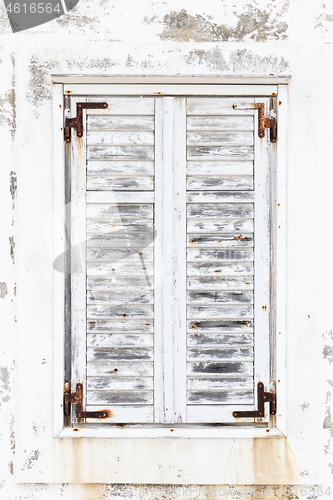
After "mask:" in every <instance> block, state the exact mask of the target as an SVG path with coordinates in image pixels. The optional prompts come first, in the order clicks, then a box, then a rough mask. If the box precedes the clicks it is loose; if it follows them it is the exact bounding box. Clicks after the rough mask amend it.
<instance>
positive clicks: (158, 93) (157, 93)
mask: <svg viewBox="0 0 333 500" xmlns="http://www.w3.org/2000/svg"><path fill="white" fill-rule="evenodd" d="M153 94H156V95H162V92H153Z"/></svg>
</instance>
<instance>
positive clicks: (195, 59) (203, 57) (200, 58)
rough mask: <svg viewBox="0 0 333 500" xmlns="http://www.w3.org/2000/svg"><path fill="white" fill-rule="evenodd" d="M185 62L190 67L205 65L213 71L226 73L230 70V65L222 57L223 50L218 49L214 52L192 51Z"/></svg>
mask: <svg viewBox="0 0 333 500" xmlns="http://www.w3.org/2000/svg"><path fill="white" fill-rule="evenodd" d="M185 62H186V64H189V65H193V64H198V65H202V64H205V65H206V66H207V67H208V68H210V69H212V70H219V71H225V70H227V69H228V65H227V63H226V61H225V59H224V57H223V55H222V52H221V50H220V49H219V48H218V47H215V48H214V49H213V50H209V51H206V50H203V49H194V50H191V51H190V52H189V54H188V56H186V57H185Z"/></svg>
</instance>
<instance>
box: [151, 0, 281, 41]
mask: <svg viewBox="0 0 333 500" xmlns="http://www.w3.org/2000/svg"><path fill="white" fill-rule="evenodd" d="M272 5H273V3H272V4H268V5H267V8H266V9H265V10H260V9H259V8H257V7H254V6H253V5H251V4H247V5H245V6H244V9H243V11H242V12H241V13H237V12H236V11H234V12H233V15H234V18H235V20H236V23H235V24H234V25H226V24H217V23H216V22H214V21H213V17H212V16H208V15H203V14H194V15H191V14H189V13H188V12H187V10H186V9H181V10H178V11H171V12H169V13H168V14H166V15H165V16H164V18H163V21H162V24H163V31H162V33H161V34H160V35H159V37H160V38H161V40H175V41H181V42H188V41H195V42H216V41H223V42H227V41H243V40H254V41H257V42H263V41H268V40H284V39H286V38H287V35H286V31H287V29H288V24H287V23H286V22H284V21H282V20H281V17H282V16H283V14H284V13H285V12H286V11H287V9H288V5H289V3H288V2H286V1H285V2H284V3H283V4H282V5H281V6H279V7H280V8H279V11H277V12H273V8H272ZM143 21H144V22H145V23H146V24H152V23H156V21H157V17H156V15H154V16H152V17H150V18H149V17H147V16H146V17H145V18H144V20H143ZM157 22H160V21H157Z"/></svg>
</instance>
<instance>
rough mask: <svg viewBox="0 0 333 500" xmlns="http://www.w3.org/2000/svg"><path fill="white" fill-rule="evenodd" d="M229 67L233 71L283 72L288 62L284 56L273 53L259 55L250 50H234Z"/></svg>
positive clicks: (286, 69) (276, 73) (287, 67)
mask: <svg viewBox="0 0 333 500" xmlns="http://www.w3.org/2000/svg"><path fill="white" fill-rule="evenodd" d="M229 67H230V69H231V71H232V72H234V73H242V74H243V73H257V74H258V73H262V74H264V75H266V74H267V75H271V74H272V75H274V74H275V75H278V74H283V73H285V72H287V71H288V69H289V62H288V61H287V60H286V59H285V58H284V57H278V56H275V55H273V54H269V55H267V56H264V57H262V56H259V55H257V54H254V53H253V52H252V51H250V50H246V49H240V50H235V51H234V52H233V53H232V54H231V56H230V59H229Z"/></svg>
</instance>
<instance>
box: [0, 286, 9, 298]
mask: <svg viewBox="0 0 333 500" xmlns="http://www.w3.org/2000/svg"><path fill="white" fill-rule="evenodd" d="M7 294H8V288H7V284H6V283H0V297H1V298H2V299H4V298H5V297H6V295H7Z"/></svg>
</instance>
